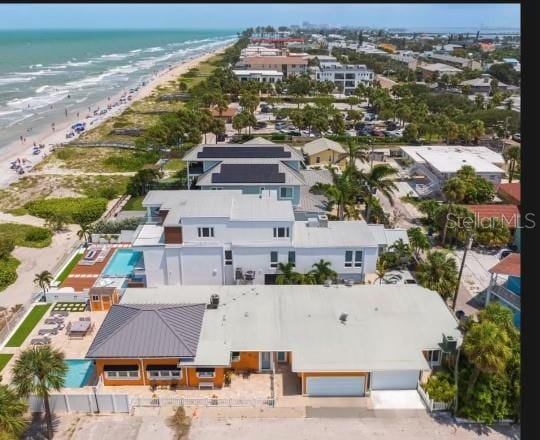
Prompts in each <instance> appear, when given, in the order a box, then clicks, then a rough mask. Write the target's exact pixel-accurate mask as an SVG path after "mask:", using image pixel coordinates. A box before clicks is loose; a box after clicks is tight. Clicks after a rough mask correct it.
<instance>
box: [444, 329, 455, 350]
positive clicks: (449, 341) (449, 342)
mask: <svg viewBox="0 0 540 440" xmlns="http://www.w3.org/2000/svg"><path fill="white" fill-rule="evenodd" d="M456 349H457V341H456V339H455V338H454V337H453V336H449V335H445V334H444V333H443V341H442V351H443V352H444V353H452V352H454V351H455V350H456Z"/></svg>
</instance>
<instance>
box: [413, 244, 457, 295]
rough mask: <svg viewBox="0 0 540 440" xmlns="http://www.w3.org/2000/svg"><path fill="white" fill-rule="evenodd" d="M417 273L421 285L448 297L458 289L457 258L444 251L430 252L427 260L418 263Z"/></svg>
mask: <svg viewBox="0 0 540 440" xmlns="http://www.w3.org/2000/svg"><path fill="white" fill-rule="evenodd" d="M416 275H417V279H418V283H419V284H420V285H421V286H423V287H425V288H427V289H431V290H434V291H436V292H439V293H440V294H441V296H442V297H443V298H448V297H450V296H451V295H452V294H453V293H454V291H455V289H456V284H457V275H458V272H457V264H456V260H455V259H454V258H453V257H452V256H450V255H447V254H446V253H444V252H442V251H433V252H428V254H427V256H426V259H425V261H423V262H422V263H420V264H419V265H418V269H417V271H416Z"/></svg>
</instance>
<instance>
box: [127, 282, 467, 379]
mask: <svg viewBox="0 0 540 440" xmlns="http://www.w3.org/2000/svg"><path fill="white" fill-rule="evenodd" d="M212 294H217V295H219V306H218V308H217V309H215V310H209V309H207V310H205V312H204V319H203V323H202V329H201V335H200V338H199V345H198V348H197V354H196V358H195V364H198V365H201V364H205V365H225V364H228V362H229V359H230V352H231V351H291V352H292V353H293V356H292V370H293V371H295V372H302V371H304V372H307V371H320V372H324V371H376V370H381V371H385V370H427V369H429V366H428V364H427V362H426V360H425V358H424V357H423V355H422V350H434V349H439V348H440V345H439V344H440V343H442V339H443V333H444V334H445V335H450V336H453V337H454V338H456V339H457V340H458V344H459V343H460V342H461V340H462V338H461V334H460V332H459V330H458V328H457V327H458V323H457V321H456V320H455V318H454V317H453V315H452V314H451V312H450V311H449V309H448V307H447V306H446V304H445V303H444V301H443V300H442V299H441V297H440V296H439V294H437V293H435V292H433V291H430V290H428V289H425V288H423V287H420V286H417V285H399V286H393V285H356V286H352V287H347V286H344V285H339V286H337V285H336V286H330V287H325V286H321V285H300V286H278V285H253V286H164V287H159V288H132V289H125V291H124V294H123V296H122V298H121V300H120V304H175V303H179V304H186V303H187V304H189V303H208V302H209V299H210V296H211V295H212ZM342 314H347V318H346V322H345V323H342V322H341V320H340V316H341V315H342Z"/></svg>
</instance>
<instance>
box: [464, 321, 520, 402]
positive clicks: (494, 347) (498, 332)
mask: <svg viewBox="0 0 540 440" xmlns="http://www.w3.org/2000/svg"><path fill="white" fill-rule="evenodd" d="M463 353H465V355H466V356H467V358H468V360H469V361H470V362H471V363H472V364H473V365H474V370H473V372H472V373H471V376H470V377H469V384H468V387H467V393H466V395H465V399H466V400H469V398H470V397H471V393H472V391H473V390H474V385H475V384H476V381H477V380H478V377H479V376H480V373H487V374H503V372H504V371H505V368H506V364H507V362H508V360H509V359H510V357H511V355H512V350H511V348H510V339H509V336H508V334H507V332H506V331H504V329H502V328H500V327H499V326H497V324H495V323H494V322H490V321H483V322H479V323H475V324H473V325H472V326H471V327H470V328H469V330H468V331H467V333H466V334H465V337H464V339H463Z"/></svg>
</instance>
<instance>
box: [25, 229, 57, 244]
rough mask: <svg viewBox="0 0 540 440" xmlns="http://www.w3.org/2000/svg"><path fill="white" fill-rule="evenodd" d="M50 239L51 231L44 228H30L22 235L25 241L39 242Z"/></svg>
mask: <svg viewBox="0 0 540 440" xmlns="http://www.w3.org/2000/svg"><path fill="white" fill-rule="evenodd" d="M51 237H52V234H51V231H49V230H48V229H45V228H32V229H30V230H29V231H28V232H26V234H25V235H24V239H25V241H32V242H40V241H46V240H48V239H50V238H51Z"/></svg>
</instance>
